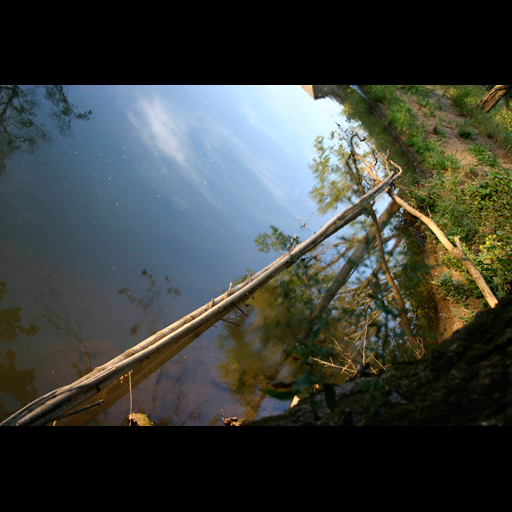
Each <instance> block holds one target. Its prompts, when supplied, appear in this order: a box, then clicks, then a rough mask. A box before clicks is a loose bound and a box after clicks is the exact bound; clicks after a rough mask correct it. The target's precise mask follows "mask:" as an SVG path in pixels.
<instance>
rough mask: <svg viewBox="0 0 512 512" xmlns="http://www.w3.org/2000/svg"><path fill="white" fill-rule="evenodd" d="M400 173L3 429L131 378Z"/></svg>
mask: <svg viewBox="0 0 512 512" xmlns="http://www.w3.org/2000/svg"><path fill="white" fill-rule="evenodd" d="M400 173H401V170H400V172H399V173H390V175H389V176H388V177H387V178H386V179H385V180H384V181H383V182H382V183H380V184H378V185H377V186H376V187H374V188H373V189H372V190H371V191H370V192H368V193H367V194H365V195H364V196H363V197H361V198H360V199H359V200H358V201H356V202H355V203H354V204H352V205H350V206H348V207H347V208H345V209H344V210H343V211H342V212H340V213H339V214H338V215H336V216H335V217H334V218H333V219H331V220H330V221H329V222H328V223H327V224H325V225H324V226H323V227H322V228H321V229H320V230H319V231H317V232H316V233H315V234H314V235H312V236H311V237H310V238H308V239H307V240H306V241H304V242H302V243H301V244H299V245H297V246H296V247H295V244H294V246H293V247H291V248H290V250H289V251H288V252H287V253H285V254H284V255H282V256H280V257H279V258H277V259H276V260H275V261H274V262H273V263H271V264H270V265H268V266H267V267H265V268H264V269H262V270H260V271H259V272H258V273H256V274H254V275H253V276H252V278H251V279H250V280H247V281H244V282H242V283H240V284H239V285H238V286H235V287H231V286H230V289H229V291H228V292H226V293H224V294H222V295H220V296H219V297H217V298H214V299H212V300H211V301H210V302H208V303H207V304H205V305H204V306H202V307H201V308H199V309H197V310H196V311H194V312H192V313H191V314H189V315H187V316H185V317H183V318H182V319H181V320H179V321H178V322H174V323H173V324H172V325H170V326H168V327H166V328H165V329H162V330H161V331H159V332H158V333H156V334H154V335H153V336H150V337H149V338H147V339H146V340H144V341H142V342H141V343H139V344H138V345H136V346H135V347H133V348H131V349H129V350H127V351H125V352H124V353H123V354H121V355H120V356H118V357H116V358H114V359H113V360H111V361H109V362H108V363H106V364H104V365H102V366H100V367H97V368H95V369H94V370H93V371H92V372H90V373H89V374H87V375H85V376H84V377H82V378H81V379H78V380H77V381H75V382H73V383H72V384H69V385H67V386H63V387H61V388H58V389H56V390H54V391H51V392H50V393H47V394H46V395H44V396H42V397H40V398H38V399H36V400H34V401H33V402H31V403H30V404H28V405H26V406H25V407H23V408H22V409H20V410H19V411H18V412H16V413H14V414H13V415H11V416H10V417H9V418H7V419H6V420H5V421H3V422H2V423H1V425H45V424H46V423H49V422H51V421H53V420H54V419H55V418H57V417H58V416H60V415H62V414H64V413H66V412H67V411H69V410H70V409H72V408H73V407H75V406H76V405H77V404H79V403H81V402H82V401H84V400H86V399H88V398H90V397H91V396H94V395H95V394H97V393H98V392H100V391H101V390H102V389H104V388H105V387H106V386H108V385H109V384H110V383H112V382H114V381H115V380H116V379H117V378H119V376H121V375H125V374H126V373H128V372H129V371H131V370H132V369H133V368H134V367H136V366H138V365H140V364H142V363H143V362H144V361H145V360H146V359H148V358H150V357H152V356H153V355H155V354H156V353H158V352H160V351H161V350H163V349H164V348H167V347H169V346H172V345H174V344H176V343H178V342H179V341H180V340H182V339H183V338H185V337H186V336H188V335H190V334H191V333H193V332H195V331H196V330H197V329H199V328H200V327H202V326H203V325H205V324H207V323H208V322H210V321H211V320H212V319H215V318H218V317H219V316H222V315H223V314H225V312H226V311H228V310H229V309H231V308H233V307H234V306H235V305H236V303H237V302H240V301H241V300H244V299H245V298H246V297H247V296H248V295H249V294H252V293H253V292H254V291H255V290H257V289H258V288H260V287H261V286H263V285H264V284H265V283H267V282H268V281H270V280H271V279H272V278H273V277H275V276H276V275H278V274H279V273H280V272H282V271H283V270H285V269H287V268H289V267H290V266H292V265H293V264H294V263H295V262H296V261H297V260H298V259H299V258H300V257H302V256H303V255H304V254H306V253H308V252H309V251H311V250H312V249H314V248H315V247H317V246H318V245H319V244H320V243H322V242H323V241H324V240H325V239H326V238H328V237H330V236H331V235H333V234H334V233H336V232H337V231H338V230H340V229H341V228H342V227H344V226H346V225H347V224H349V223H350V222H352V221H354V220H355V219H356V218H358V217H359V216H360V215H362V213H363V212H364V210H365V208H366V206H367V205H368V204H369V203H370V202H371V201H372V200H373V199H374V198H375V197H376V196H377V195H378V194H379V193H380V192H382V191H383V190H384V189H385V188H386V187H389V186H390V185H391V184H392V182H393V181H394V180H395V179H396V178H397V177H398V176H399V175H400ZM295 242H296V240H295ZM229 292H231V293H229Z"/></svg>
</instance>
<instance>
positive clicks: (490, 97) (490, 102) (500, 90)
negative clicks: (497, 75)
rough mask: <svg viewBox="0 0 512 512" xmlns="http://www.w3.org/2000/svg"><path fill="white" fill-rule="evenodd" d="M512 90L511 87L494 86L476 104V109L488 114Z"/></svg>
mask: <svg viewBox="0 0 512 512" xmlns="http://www.w3.org/2000/svg"><path fill="white" fill-rule="evenodd" d="M511 89H512V85H495V86H494V87H493V88H492V89H491V90H490V91H489V92H488V93H487V94H486V95H485V96H484V97H483V98H482V99H481V100H480V101H479V102H478V104H477V108H479V109H481V110H483V111H484V112H489V111H490V110H491V109H493V108H494V107H495V106H496V105H497V104H498V102H499V101H500V100H501V99H502V98H503V97H504V96H505V94H507V92H508V91H510V90H511Z"/></svg>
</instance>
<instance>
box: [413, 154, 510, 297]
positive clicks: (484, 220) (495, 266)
mask: <svg viewBox="0 0 512 512" xmlns="http://www.w3.org/2000/svg"><path fill="white" fill-rule="evenodd" d="M484 150H485V151H487V150H486V149H485V148H484ZM479 151H480V148H479ZM482 154H483V157H484V158H488V157H487V155H486V153H482ZM411 203H413V204H414V205H415V206H416V207H417V208H418V209H419V210H421V211H426V212H428V213H429V214H430V215H431V216H432V219H433V220H434V221H435V222H436V223H437V224H438V226H439V227H440V228H441V229H442V230H443V231H444V232H445V234H446V236H447V237H448V238H449V239H451V240H452V243H453V242H454V237H455V236H458V237H459V238H460V239H461V241H462V242H463V244H464V245H465V252H466V253H467V254H468V256H469V257H470V258H471V260H472V261H473V262H474V263H475V265H476V266H477V268H478V269H479V270H480V272H481V273H482V275H483V276H484V278H485V279H486V281H487V284H488V285H489V287H490V288H491V290H492V291H493V293H494V294H495V295H496V296H497V297H498V298H500V297H503V296H504V295H505V294H506V293H507V290H508V285H507V283H508V282H509V281H510V279H512V263H511V262H512V224H511V222H510V219H511V218H512V172H511V171H510V170H507V169H503V168H496V169H490V170H489V171H488V173H487V176H485V178H482V177H480V178H478V179H475V180H473V181H466V182H464V183H462V182H461V179H460V176H459V174H458V173H454V172H445V173H441V172H438V173H435V174H434V175H433V176H432V177H431V178H430V180H429V181H428V182H426V183H425V185H424V187H423V188H422V189H419V190H414V191H412V192H411ZM448 261H449V264H450V266H451V267H452V268H457V269H458V270H460V271H461V272H463V273H464V272H465V270H464V269H463V268H462V266H461V265H460V264H457V263H455V261H454V260H453V259H449V260H448ZM438 284H440V285H441V286H443V285H446V286H445V288H446V290H447V293H448V294H449V295H450V298H453V297H456V296H458V294H459V295H460V293H459V292H460V290H461V289H460V287H459V288H457V286H455V287H454V286H453V285H452V283H448V281H446V280H444V281H442V282H440V283H438ZM468 286H469V290H471V291H472V293H473V295H474V296H475V297H477V298H478V297H480V293H479V291H477V289H476V288H474V287H472V285H470V284H468ZM448 288H450V290H451V291H448ZM464 293H466V291H464ZM459 298H460V296H459Z"/></svg>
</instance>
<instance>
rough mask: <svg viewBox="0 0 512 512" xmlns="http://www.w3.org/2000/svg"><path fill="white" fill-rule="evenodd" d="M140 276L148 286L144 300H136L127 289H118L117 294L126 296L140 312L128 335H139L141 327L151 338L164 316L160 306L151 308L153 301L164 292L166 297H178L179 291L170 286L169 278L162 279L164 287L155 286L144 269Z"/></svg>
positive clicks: (154, 282)
mask: <svg viewBox="0 0 512 512" xmlns="http://www.w3.org/2000/svg"><path fill="white" fill-rule="evenodd" d="M140 275H141V277H145V278H146V279H147V281H148V286H147V287H146V293H147V294H148V296H147V297H146V298H144V297H140V298H137V297H136V295H135V292H133V291H132V290H130V288H127V287H125V288H120V289H119V290H118V292H117V293H118V294H119V295H126V296H127V298H128V301H129V302H130V304H134V305H135V306H137V307H138V308H140V309H141V311H142V318H141V319H140V320H137V321H136V322H135V323H134V324H133V326H132V327H131V329H130V335H131V336H134V335H135V334H137V333H139V331H140V330H141V328H142V327H146V332H147V334H148V336H151V335H153V334H154V333H155V332H157V331H158V327H157V325H158V323H159V322H160V321H161V320H162V318H164V316H165V315H166V310H165V309H164V308H163V307H162V306H158V307H153V306H154V304H155V301H157V300H158V299H159V298H160V297H161V296H162V294H163V293H164V291H165V295H166V296H169V295H170V296H175V297H179V296H180V294H181V290H180V289H179V288H178V287H177V286H171V281H170V279H169V276H165V277H164V281H165V283H166V284H165V285H158V286H157V280H156V279H155V278H154V277H153V276H152V275H151V274H149V273H148V271H147V270H146V269H145V268H144V269H142V272H141V274H140ZM163 288H165V290H163Z"/></svg>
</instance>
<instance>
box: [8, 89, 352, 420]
mask: <svg viewBox="0 0 512 512" xmlns="http://www.w3.org/2000/svg"><path fill="white" fill-rule="evenodd" d="M68 97H69V99H70V101H71V102H72V103H74V104H76V105H77V108H78V109H79V110H85V109H87V110H89V109H91V110H92V112H93V114H92V117H91V119H90V120H89V121H76V122H74V123H73V126H72V130H73V134H72V136H69V137H64V136H59V135H58V134H57V133H56V132H53V137H52V139H53V140H52V142H51V144H49V145H45V144H42V145H40V146H39V148H38V149H37V150H36V151H35V152H34V153H32V154H30V153H27V152H23V151H19V152H18V153H17V154H14V155H12V156H11V157H9V159H8V160H7V166H6V170H5V173H4V175H3V176H2V178H0V181H1V182H0V186H1V189H0V219H2V222H1V225H0V261H1V262H2V268H1V276H0V280H2V281H4V282H6V283H7V293H6V294H5V296H4V298H3V300H2V304H0V305H1V307H2V308H5V307H9V306H12V307H18V306H21V307H22V318H23V319H24V321H26V322H27V323H28V322H29V321H33V319H35V318H39V324H40V325H41V330H40V332H39V333H38V334H37V335H36V336H34V337H33V338H28V337H25V338H23V337H22V336H21V337H20V339H19V340H17V342H16V344H11V345H10V346H9V348H12V349H13V350H14V351H15V353H16V365H17V367H18V368H35V370H36V377H35V385H36V387H37V392H38V395H41V394H43V393H45V392H47V391H50V390H51V389H54V388H55V387H57V386H61V385H64V384H68V383H70V382H71V381H73V380H75V379H76V378H77V377H78V374H77V367H80V364H82V362H83V361H82V359H83V357H82V359H80V360H78V359H77V356H76V354H77V353H85V352H87V351H88V353H89V356H91V354H92V356H91V357H92V359H91V358H90V359H89V360H88V361H86V359H87V358H85V359H84V361H85V362H87V364H89V363H91V364H92V366H93V367H94V366H97V365H99V364H103V363H105V362H106V361H107V360H108V359H109V358H111V357H113V356H114V355H116V354H115V352H116V350H118V351H122V350H125V349H127V348H129V347H130V346H133V345H134V344H136V343H138V342H139V341H141V340H142V339H144V337H146V336H147V335H148V334H146V333H144V332H140V333H138V334H139V338H134V337H132V336H130V335H129V333H130V328H131V327H132V326H133V320H134V316H136V315H137V314H138V315H139V316H140V315H141V314H142V313H141V311H138V312H137V313H135V310H134V307H133V304H130V303H129V302H128V301H126V300H124V299H125V297H122V296H120V295H119V293H118V290H119V289H121V288H123V287H128V288H130V289H131V290H133V291H134V292H135V293H138V294H139V296H142V295H143V294H144V293H147V292H146V284H147V283H145V282H144V280H141V271H142V269H147V270H148V271H149V272H151V273H152V274H153V275H154V276H155V278H157V279H158V280H159V282H160V283H161V282H163V280H164V276H168V277H169V279H170V281H171V283H172V285H173V286H175V287H177V288H179V289H180V291H181V294H180V296H179V298H178V297H166V296H159V297H158V301H157V304H156V305H155V308H156V307H157V306H158V307H160V308H161V309H160V310H159V311H162V309H163V310H164V311H165V314H164V315H161V314H159V316H158V318H156V317H155V318H156V319H155V318H154V320H155V321H154V322H152V323H151V322H149V323H147V325H151V326H153V327H155V325H156V326H157V328H162V327H164V326H165V325H167V324H169V323H172V322H173V321H174V320H176V319H178V318H181V316H183V315H185V314H187V313H188V312H190V311H191V310H193V309H195V308H197V307H199V306H201V305H202V304H204V303H206V302H208V301H209V300H210V299H211V298H212V297H214V296H217V295H218V294H219V293H222V292H223V291H225V290H226V289H227V288H228V286H229V282H230V281H233V280H235V279H236V278H237V277H238V276H240V275H243V274H244V273H245V271H246V269H247V268H251V269H252V270H256V271H257V270H259V269H260V268H262V267H264V266H265V265H266V264H267V263H269V262H270V261H271V260H272V259H273V258H274V256H273V255H271V254H270V255H267V254H262V253H258V252H257V248H256V246H255V244H254V238H255V237H256V235H257V234H258V233H261V232H263V231H266V230H268V229H269V225H270V224H273V225H277V226H279V227H280V228H281V229H282V230H283V231H285V232H288V233H290V234H292V233H299V228H300V225H299V223H298V221H297V220H296V217H297V216H300V218H301V219H303V220H305V219H307V218H308V217H309V216H310V215H311V213H312V212H313V211H314V210H315V204H314V203H313V202H312V201H311V200H310V199H309V198H308V197H307V193H308V192H309V190H310V189H311V188H312V186H313V179H312V175H311V172H310V170H309V169H308V164H309V163H310V162H311V160H312V158H313V156H314V148H313V142H314V139H315V137H317V136H318V135H328V134H329V132H330V131H331V130H332V129H333V128H334V127H335V125H334V119H336V120H337V122H342V121H341V120H340V118H339V116H338V114H339V111H340V106H339V105H338V104H336V103H334V102H333V101H331V100H319V101H318V100H317V101H313V100H312V98H311V97H309V96H308V95H307V94H306V93H305V92H304V91H303V90H302V89H301V87H300V86H299V85H291V86H253V85H232V86H227V85H226V86H220V85H218V86H206V85H205V86H187V85H181V86H71V87H70V88H69V91H68ZM43 111H44V108H43ZM42 117H43V115H42V114H41V115H39V118H42ZM45 123H46V126H47V127H51V122H50V121H45ZM331 216H332V214H330V215H329V218H330V217H331ZM324 222H325V219H324V220H323V219H322V218H320V217H318V216H313V218H312V219H311V220H310V223H309V227H310V229H311V232H312V231H314V230H316V229H318V227H319V226H320V225H322V224H323V223H324ZM306 236H307V235H306ZM146 313H147V312H146ZM147 314H151V312H149V313H147ZM213 335H214V334H213ZM213 335H208V334H205V335H204V336H203V337H201V339H203V338H204V339H205V340H206V341H204V342H203V345H201V344H200V343H199V341H200V340H198V341H197V342H195V343H194V344H193V346H194V347H195V348H194V349H191V347H188V348H187V349H186V354H187V356H186V357H187V358H188V361H187V364H188V365H189V370H188V371H189V372H191V374H192V375H193V374H194V373H195V372H194V368H197V369H198V372H199V373H200V371H199V368H202V367H204V364H205V363H204V359H205V358H206V360H207V361H208V364H213V363H214V361H215V357H217V356H215V355H214V353H213V352H212V350H214V349H213V348H212V347H210V346H208V348H205V347H207V343H208V340H211V337H212V336H213ZM80 344H82V345H83V346H86V348H87V350H85V349H84V350H81V348H83V347H81V345H80ZM91 347H95V348H94V349H92V348H91ZM0 351H3V352H4V353H5V347H3V346H1V345H0ZM63 351H64V352H63ZM205 351H206V353H207V355H206V356H205ZM64 353H65V356H63V354H64ZM201 354H203V355H201ZM201 358H203V359H201ZM81 361H82V362H81ZM201 361H202V362H201ZM85 362H83V364H84V365H85ZM176 364H177V363H176ZM179 364H180V365H183V364H184V361H183V360H180V362H179ZM194 365H195V366H194ZM166 368H167V367H166ZM166 371H167V370H166ZM208 372H209V374H210V373H211V375H212V376H211V378H210V381H211V383H212V384H211V389H208V390H207V389H206V388H205V386H208V385H207V384H205V383H204V382H203V380H202V378H200V379H199V381H200V382H201V384H198V383H197V382H196V383H194V378H193V377H191V381H190V382H189V384H188V386H189V388H188V389H189V392H190V394H191V395H192V394H198V393H199V394H200V393H203V394H204V396H209V395H210V394H211V395H212V396H215V389H218V386H219V384H218V383H217V382H216V381H215V376H214V373H215V370H214V368H211V367H209V370H208ZM170 373H171V374H172V371H170ZM199 373H197V374H198V375H199ZM199 381H198V382H199ZM221 387H222V386H221ZM192 390H194V391H193V393H192ZM1 393H2V390H1V389H0V398H1ZM224 394H225V393H224ZM9 400H10V402H9V404H12V403H15V400H14V401H13V400H12V399H9ZM9 400H7V401H9ZM224 400H226V397H225V396H223V397H222V399H219V400H218V403H217V402H216V399H214V398H212V402H211V410H208V408H205V409H204V413H203V414H202V419H201V420H199V419H196V420H195V422H196V423H198V422H199V423H201V422H205V421H207V418H208V415H210V416H211V415H213V414H215V413H214V411H215V410H216V407H218V406H219V403H223V401H224ZM9 407H12V405H10V406H9ZM10 412H14V411H13V410H11V411H10ZM205 418H206V419H205ZM0 419H2V418H0Z"/></svg>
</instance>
